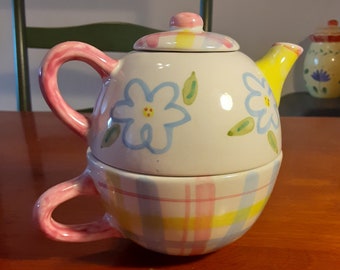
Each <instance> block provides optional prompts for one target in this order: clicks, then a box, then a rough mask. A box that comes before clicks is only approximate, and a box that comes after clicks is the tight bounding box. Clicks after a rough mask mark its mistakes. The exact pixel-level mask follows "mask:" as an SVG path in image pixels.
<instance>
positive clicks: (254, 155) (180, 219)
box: [35, 12, 302, 255]
mask: <svg viewBox="0 0 340 270" xmlns="http://www.w3.org/2000/svg"><path fill="white" fill-rule="evenodd" d="M202 26H203V21H202V18H201V17H200V16H199V15H197V14H194V13H188V12H183V13H179V14H177V15H175V16H173V17H172V18H171V20H170V31H167V32H160V33H155V34H150V35H147V36H144V37H142V38H140V39H139V40H137V41H136V42H135V44H134V51H132V52H130V53H128V54H127V55H126V56H124V57H123V58H122V59H119V60H116V59H112V58H110V57H109V56H107V55H106V54H104V53H103V52H101V51H100V50H98V49H96V48H94V47H93V46H91V45H88V44H85V43H81V42H75V41H69V42H64V43H61V44H59V45H57V46H55V47H54V48H52V49H51V50H50V51H49V52H48V54H47V55H46V57H45V58H44V60H43V63H42V67H41V69H40V75H39V76H40V85H41V90H42V93H43V95H44V97H45V99H46V101H47V103H48V104H49V106H50V107H51V109H52V111H53V112H54V113H55V114H56V115H57V116H58V117H59V118H60V119H61V121H63V122H64V123H65V124H66V125H67V126H69V127H70V128H71V129H72V130H74V131H75V132H76V133H77V134H79V135H80V136H82V137H83V138H85V139H86V140H87V142H88V144H89V148H88V153H87V158H88V167H87V169H86V170H85V171H84V173H83V174H82V176H80V177H78V178H76V179H73V180H71V181H68V182H66V183H68V184H67V185H66V186H68V187H70V189H74V186H75V183H77V185H78V190H75V191H74V193H72V195H70V196H68V197H67V198H70V197H74V196H78V195H79V189H81V190H83V191H84V190H87V192H88V190H92V191H91V192H92V193H91V192H90V193H91V194H92V195H93V194H95V193H96V192H97V193H99V194H100V196H101V197H102V198H103V201H104V204H105V205H106V209H107V210H108V213H107V215H106V216H105V219H103V220H104V221H102V222H101V223H100V224H102V223H105V224H106V225H107V224H109V226H98V223H96V224H97V225H96V226H93V227H95V228H96V229H95V230H94V231H96V235H95V236H93V234H92V237H89V236H88V235H85V233H83V234H81V235H80V234H79V230H78V232H75V230H74V229H72V228H68V229H67V233H65V232H59V233H56V231H60V228H61V226H56V225H55V221H53V222H52V221H51V220H53V219H52V217H51V213H52V212H53V210H54V209H55V207H56V206H57V205H59V204H60V203H62V202H63V201H62V200H66V199H65V198H64V197H65V196H53V199H54V200H55V199H57V200H58V198H63V199H60V200H59V201H57V202H55V203H54V204H53V206H51V205H48V203H47V202H50V201H51V198H50V196H51V194H52V193H53V194H56V193H58V194H60V193H63V192H65V184H63V187H62V188H61V187H52V190H49V191H47V192H46V193H45V194H43V195H42V197H41V198H40V199H39V200H38V201H37V204H36V207H35V217H36V219H37V221H38V223H39V224H40V227H41V228H42V230H43V231H44V232H45V233H46V234H47V235H48V236H49V237H51V238H53V239H56V240H62V241H89V240H96V239H99V238H100V237H101V238H105V237H108V235H110V232H108V229H107V228H108V227H110V228H111V229H112V228H113V229H112V230H113V231H114V233H112V235H114V236H115V237H117V236H123V237H127V238H130V239H132V240H133V241H135V242H137V243H139V244H141V245H142V246H144V247H147V248H150V249H152V250H156V251H159V252H162V253H167V254H175V255H188V254H189V255H192V254H203V253H207V252H211V251H213V250H216V249H217V248H220V247H221V246H224V245H226V244H228V243H230V242H232V241H234V240H236V239H237V238H239V237H240V236H241V235H243V234H244V233H245V232H246V231H247V230H248V229H249V228H250V227H251V225H252V224H253V223H254V222H255V220H256V218H257V217H258V216H259V214H260V213H261V211H262V209H263V207H264V205H265V202H266V201H267V200H268V197H269V195H270V193H271V190H272V188H273V185H274V183H275V180H276V176H277V174H278V171H279V167H280V164H281V159H282V151H281V126H280V118H279V113H278V109H277V107H278V105H279V101H280V94H281V89H282V85H283V83H284V80H285V78H286V76H287V74H288V72H289V70H290V68H291V67H292V65H293V64H294V62H295V61H296V59H297V58H298V56H299V55H300V54H301V53H302V48H301V47H300V46H298V45H295V44H291V43H284V42H279V43H276V44H274V45H273V47H272V48H270V50H269V51H268V52H267V54H266V55H265V56H264V57H263V58H262V59H260V60H258V61H257V62H254V61H252V60H251V59H250V58H249V57H248V56H246V55H245V54H243V53H242V52H240V51H239V44H238V43H237V42H236V41H235V40H234V39H232V38H231V37H229V36H224V35H221V34H217V33H212V32H204V31H203V30H202ZM71 60H80V61H83V62H85V63H87V64H89V65H90V66H92V67H93V68H94V69H95V70H96V71H97V72H98V73H99V74H100V76H101V77H102V79H103V88H102V90H101V92H100V94H99V97H98V99H97V101H96V104H95V106H94V109H93V113H92V115H91V116H89V117H88V116H85V115H83V114H81V113H79V112H77V111H75V110H74V109H73V108H71V107H70V106H69V105H68V104H67V103H66V102H65V100H64V99H63V97H62V96H61V95H60V91H59V88H58V83H57V72H58V70H59V68H60V67H61V66H62V65H63V64H64V63H65V62H67V61H71ZM88 185H92V186H93V185H94V186H95V189H96V190H97V191H96V192H94V191H93V188H92V189H89V188H87V189H86V188H84V186H88ZM79 186H80V188H79ZM68 192H69V191H68ZM119 194H120V195H119ZM117 196H118V197H117ZM56 197H58V198H56ZM46 204H47V205H46ZM195 207H196V211H193V212H191V210H190V209H191V208H195ZM46 209H47V210H46ZM214 209H215V210H214ZM245 209H248V210H249V211H248V210H247V213H248V214H249V218H246V220H244V219H243V218H244V217H246V216H247V215H245V214H244V213H245V212H244V211H245ZM250 209H252V211H250ZM237 211H239V212H237ZM242 211H243V212H242ZM237 213H243V214H240V216H239V219H238V218H235V219H230V217H237V216H238V215H237ZM197 215H198V216H197ZM219 215H223V217H224V218H222V217H220V216H219ZM217 216H218V217H217ZM46 217H47V218H46ZM227 217H228V218H227ZM247 217H248V216H247ZM157 220H159V222H158V223H157ZM193 220H196V221H197V220H199V221H198V223H195V222H196V221H195V222H194V221H193ZM191 221H192V222H193V223H191ZM240 221H242V222H240ZM202 222H203V223H202ZM131 224H139V225H136V226H137V228H132V227H133V226H132V225H131ZM190 224H191V225H190ZM195 224H196V225H197V224H198V225H197V226H198V227H195V226H196V225H195ZM213 224H215V225H213ZM203 227H204V229H203ZM63 228H65V225H63ZM99 228H102V229H103V228H106V229H105V230H104V229H103V231H105V233H104V232H102V231H100V229H99ZM183 228H186V229H187V230H188V231H190V232H192V231H193V232H194V235H195V237H194V240H195V241H194V240H193V239H191V238H190V237H191V233H189V232H187V231H186V232H183V230H184V231H185V230H186V229H183ZM92 229H93V228H92ZM111 229H109V231H110V230H111ZM200 229H202V231H200ZM191 230H192V231H191ZM86 231H87V233H88V232H91V231H93V230H90V229H87V230H86ZM98 231H100V232H99V233H98ZM146 232H148V233H146ZM157 232H159V236H157V237H156V235H157ZM146 234H149V235H148V236H146ZM181 234H183V235H185V237H184V236H183V237H181V236H179V235H181ZM71 235H72V237H71ZM98 235H100V236H98ZM189 238H190V239H189ZM70 239H71V240H70ZM75 239H76V240H75ZM160 239H161V240H160ZM189 240H190V241H189ZM160 243H162V244H160ZM184 247H185V248H184Z"/></svg>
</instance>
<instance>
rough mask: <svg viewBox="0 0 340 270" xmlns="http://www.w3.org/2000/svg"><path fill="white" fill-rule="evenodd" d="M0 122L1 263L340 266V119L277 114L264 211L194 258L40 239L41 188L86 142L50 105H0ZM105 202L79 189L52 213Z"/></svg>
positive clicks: (74, 163) (62, 216)
mask: <svg viewBox="0 0 340 270" xmlns="http://www.w3.org/2000/svg"><path fill="white" fill-rule="evenodd" d="M0 127H1V131H0V157H1V162H0V171H1V176H0V177H1V178H0V269H4V270H5V269H6V270H11V269H15V270H17V269H27V270H28V269H34V270H39V269H44V270H47V269H48V270H52V269H58V270H60V269H63V270H65V269H86V270H90V269H179V270H180V269H209V270H210V269H290V270H291V269H322V270H326V269H339V267H340V173H339V171H340V170H339V168H340V118H313V117H309V118H298V117H297V118H283V119H282V128H283V150H284V160H283V164H282V167H281V171H280V174H279V177H278V180H277V184H276V186H275V188H274V191H273V194H272V196H271V198H270V200H269V202H268V204H267V206H266V208H265V210H264V212H263V214H262V215H261V217H260V218H259V220H258V221H257V223H256V224H255V225H254V226H253V227H252V229H251V230H250V231H249V232H248V233H247V234H246V235H245V236H243V237H242V238H241V239H239V240H238V241H236V242H234V243H233V244H231V245H229V246H226V247H224V248H222V249H221V250H219V251H217V252H215V253H212V254H208V255H205V256H198V257H174V256H166V255H162V254H157V253H154V252H151V251H148V250H145V249H143V248H141V247H139V246H137V245H135V244H133V243H132V242H130V241H129V240H122V239H107V240H104V241H98V242H93V243H77V244H75V243H61V242H54V241H51V240H49V239H47V238H45V237H44V236H43V235H42V234H41V233H40V231H38V230H37V229H35V227H34V225H33V224H32V218H31V213H32V206H33V204H34V202H35V200H36V199H37V198H38V196H39V195H40V194H41V193H43V192H44V191H45V190H46V189H47V188H49V187H51V186H53V185H55V184H56V183H59V182H62V181H64V180H67V179H69V178H71V177H74V176H76V175H78V174H79V173H81V172H82V171H83V169H84V168H85V166H86V160H85V152H86V143H85V142H84V141H83V140H81V139H79V138H78V137H77V136H76V135H74V134H73V133H72V132H71V131H69V130H68V129H67V128H66V127H65V126H64V125H63V124H61V123H60V122H59V120H58V119H56V118H55V117H54V116H53V115H52V114H51V113H18V112H0ZM74 209H77V211H79V213H78V214H77V215H76V214H74V212H73V210H74ZM102 211H103V210H102V208H101V206H100V203H99V202H98V201H96V200H95V199H89V198H79V199H75V200H73V201H70V202H68V203H65V204H64V205H62V206H60V207H59V208H58V209H57V211H56V213H55V218H56V219H58V220H59V221H63V222H80V221H81V222H83V221H89V220H92V219H93V218H94V217H98V216H101V215H102Z"/></svg>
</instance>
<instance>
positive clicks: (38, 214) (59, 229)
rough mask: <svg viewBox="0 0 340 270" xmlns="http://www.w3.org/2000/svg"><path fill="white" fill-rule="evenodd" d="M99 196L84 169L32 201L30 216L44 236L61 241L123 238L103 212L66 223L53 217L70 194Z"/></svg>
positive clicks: (72, 196)
mask: <svg viewBox="0 0 340 270" xmlns="http://www.w3.org/2000/svg"><path fill="white" fill-rule="evenodd" d="M82 195H89V196H99V194H98V192H97V190H96V188H95V186H94V183H93V181H92V179H91V177H90V176H89V175H88V172H87V171H85V172H84V173H83V174H81V175H80V176H78V177H76V178H73V179H71V180H68V181H65V182H62V183H60V184H58V185H56V186H53V187H51V188H50V189H48V190H47V191H45V193H43V194H42V195H41V196H40V198H39V199H38V200H37V202H36V203H35V206H34V209H33V219H34V221H35V222H36V223H37V225H38V227H39V228H40V229H41V230H42V231H43V232H44V233H45V235H46V236H48V237H49V238H51V239H53V240H57V241H64V242H89V241H95V240H101V239H105V238H111V237H116V238H122V237H123V236H122V234H121V233H120V232H119V231H118V229H115V228H113V227H111V226H110V223H109V220H108V219H109V218H108V217H107V216H106V214H105V215H104V216H103V217H102V218H101V219H98V220H96V221H93V222H90V223H83V224H74V225H66V224H62V223H59V222H57V221H56V220H54V219H53V217H52V214H53V212H54V210H55V209H56V208H57V207H58V206H59V205H61V204H62V203H64V202H66V201H68V200H71V199H72V198H75V197H78V196H82Z"/></svg>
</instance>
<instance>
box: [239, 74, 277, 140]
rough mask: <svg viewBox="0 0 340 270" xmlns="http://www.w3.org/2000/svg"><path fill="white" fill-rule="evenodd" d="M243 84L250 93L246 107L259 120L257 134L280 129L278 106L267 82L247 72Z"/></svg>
mask: <svg viewBox="0 0 340 270" xmlns="http://www.w3.org/2000/svg"><path fill="white" fill-rule="evenodd" d="M243 83H244V85H245V87H246V89H247V90H248V91H249V94H248V96H247V98H246V99H245V106H246V109H247V111H248V113H249V114H250V115H251V116H253V117H255V118H257V121H256V128H257V132H258V133H260V134H263V133H266V132H267V131H268V130H269V129H270V128H271V127H273V128H275V129H278V127H279V123H280V119H279V114H278V110H277V105H276V101H275V99H274V96H273V93H272V91H271V89H270V87H269V85H268V83H267V81H266V80H265V79H264V78H261V79H259V78H257V77H256V76H255V75H254V74H252V73H248V72H247V73H244V74H243Z"/></svg>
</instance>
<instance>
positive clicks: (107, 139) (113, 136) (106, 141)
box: [101, 124, 120, 148]
mask: <svg viewBox="0 0 340 270" xmlns="http://www.w3.org/2000/svg"><path fill="white" fill-rule="evenodd" d="M119 134H120V125H119V124H114V125H113V126H111V127H110V128H108V129H107V130H106V132H105V134H104V138H103V141H102V144H101V148H103V147H109V146H111V145H112V144H113V143H114V142H115V141H116V140H117V138H118V136H119Z"/></svg>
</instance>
